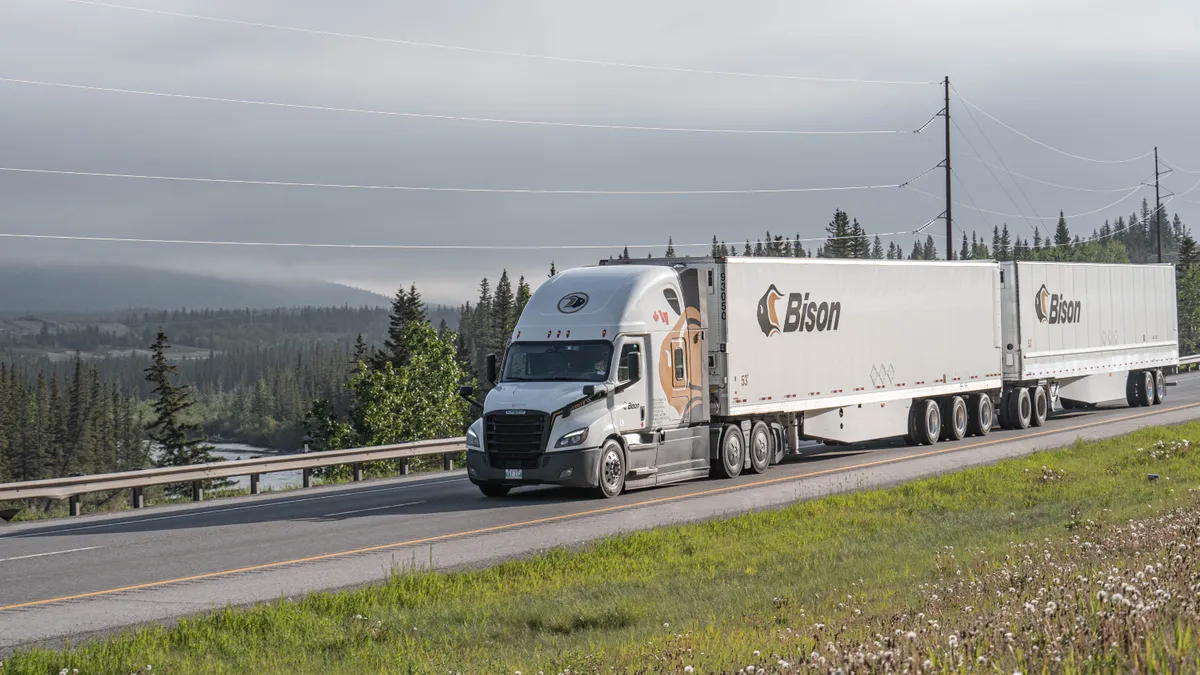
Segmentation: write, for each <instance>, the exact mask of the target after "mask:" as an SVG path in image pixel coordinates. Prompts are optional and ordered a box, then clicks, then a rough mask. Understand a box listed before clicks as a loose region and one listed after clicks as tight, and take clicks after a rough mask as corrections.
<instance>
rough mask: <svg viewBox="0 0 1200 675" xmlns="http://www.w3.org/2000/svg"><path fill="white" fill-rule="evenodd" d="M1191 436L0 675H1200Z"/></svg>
mask: <svg viewBox="0 0 1200 675" xmlns="http://www.w3.org/2000/svg"><path fill="white" fill-rule="evenodd" d="M1196 439H1200V422H1196V423H1191V424H1186V425H1183V426H1179V427H1171V428H1149V429H1145V430H1142V431H1140V432H1138V433H1136V434H1133V435H1131V436H1127V437H1123V438H1119V439H1113V440H1108V441H1103V442H1089V443H1082V442H1081V443H1077V444H1076V445H1074V446H1073V447H1070V448H1067V449H1063V450H1058V451H1052V452H1044V453H1039V454H1036V455H1033V456H1030V457H1027V458H1023V459H1016V460H1009V461H1005V462H1001V463H999V464H996V465H993V466H989V467H983V468H978V469H973V470H969V471H964V472H960V473H955V474H951V475H947V476H942V477H938V478H933V479H927V480H922V481H916V482H912V483H908V484H905V485H901V486H898V487H895V488H892V489H888V490H875V491H866V492H859V493H855V494H847V495H841V496H834V497H828V498H823V499H817V500H813V501H808V502H803V503H798V504H795V505H792V506H790V507H787V508H784V509H780V510H775V511H769V512H763V513H755V514H750V515H745V516H740V517H736V518H731V519H726V520H718V521H711V522H706V523H701V524H692V525H685V526H677V527H669V528H661V529H657V530H653V531H647V532H638V533H632V534H628V535H624V536H619V537H614V538H610V539H606V540H603V541H600V542H598V543H595V544H593V545H590V546H588V547H585V548H584V549H582V550H555V551H551V552H548V553H545V554H542V555H538V556H535V557H532V558H527V559H522V560H518V561H513V562H509V563H505V564H501V565H497V566H494V567H490V568H487V569H480V570H468V571H461V572H436V571H434V572H429V571H412V570H409V571H404V570H397V571H396V572H395V573H394V574H393V575H392V577H391V578H390V580H388V581H387V582H386V583H383V584H381V585H379V586H376V587H371V588H366V589H362V590H356V591H350V592H341V593H318V594H314V595H311V596H308V597H305V598H303V599H299V600H296V601H281V602H278V603H274V604H271V605H268V606H260V607H255V608H241V609H229V610H225V611H220V612H216V613H212V614H208V615H204V616H200V617H197V618H193V619H189V620H186V621H183V622H181V623H180V624H179V625H178V626H173V627H150V628H144V629H140V630H137V631H133V632H130V633H126V634H122V635H119V636H115V637H113V638H111V639H109V640H106V641H101V642H95V643H91V644H87V645H84V646H81V647H77V648H74V649H69V650H65V651H55V650H31V651H24V652H19V653H17V654H15V655H13V656H12V657H10V658H9V659H7V660H6V662H5V663H4V666H3V670H0V673H3V675H11V674H14V673H56V672H59V671H60V670H61V669H63V668H66V669H67V672H71V671H72V670H73V669H78V670H79V672H80V673H89V674H90V673H121V674H127V673H132V672H151V669H150V668H149V667H150V666H152V667H153V670H152V672H154V673H247V672H255V673H329V672H333V673H361V672H414V673H425V672H429V673H448V672H451V673H485V672H486V673H515V672H520V673H523V674H526V675H532V674H534V673H542V674H543V675H544V674H546V673H566V672H568V671H569V672H571V673H601V672H603V673H608V672H629V673H692V672H695V673H710V672H725V673H765V672H766V673H792V672H812V673H816V672H839V671H840V672H843V673H852V672H897V673H901V672H909V673H923V672H985V673H1005V674H1008V673H1013V672H1021V673H1033V672H1039V673H1040V672H1141V673H1149V672H1197V671H1200V601H1198V600H1197V597H1198V596H1200V556H1198V555H1197V553H1196V549H1197V547H1198V546H1200V461H1198V460H1200V451H1198V450H1197V449H1196V446H1195V442H1194V441H1195V440H1196ZM580 526H581V527H586V521H580ZM412 555H413V558H414V561H415V562H419V561H420V559H421V558H422V555H423V554H422V553H421V552H414V553H413V554H412Z"/></svg>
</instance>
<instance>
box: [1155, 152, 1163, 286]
mask: <svg viewBox="0 0 1200 675" xmlns="http://www.w3.org/2000/svg"><path fill="white" fill-rule="evenodd" d="M1154 238H1155V239H1157V240H1158V264H1160V265H1161V264H1162V199H1161V198H1160V197H1159V194H1158V146H1157V145H1156V146H1154Z"/></svg>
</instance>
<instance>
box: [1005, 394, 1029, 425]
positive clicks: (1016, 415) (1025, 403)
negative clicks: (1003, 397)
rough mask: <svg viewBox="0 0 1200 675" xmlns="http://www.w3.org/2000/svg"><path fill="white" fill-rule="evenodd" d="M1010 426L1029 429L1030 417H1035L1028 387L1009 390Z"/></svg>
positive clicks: (1008, 415)
mask: <svg viewBox="0 0 1200 675" xmlns="http://www.w3.org/2000/svg"><path fill="white" fill-rule="evenodd" d="M1007 403H1008V405H1007V406H1006V407H1007V408H1008V414H1007V415H1006V417H1007V418H1008V428H1010V429H1028V428H1029V424H1030V418H1031V417H1033V402H1032V401H1030V400H1029V390H1028V389H1013V390H1011V391H1009V392H1008V402H1007Z"/></svg>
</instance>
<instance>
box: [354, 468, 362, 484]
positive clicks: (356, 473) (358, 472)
mask: <svg viewBox="0 0 1200 675" xmlns="http://www.w3.org/2000/svg"><path fill="white" fill-rule="evenodd" d="M361 480H362V464H355V465H354V482H355V483H357V482H359V481H361Z"/></svg>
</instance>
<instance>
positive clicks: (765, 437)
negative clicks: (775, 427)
mask: <svg viewBox="0 0 1200 675" xmlns="http://www.w3.org/2000/svg"><path fill="white" fill-rule="evenodd" d="M773 445H774V442H773V441H772V439H771V429H770V428H769V427H767V425H766V424H765V423H763V422H755V423H754V426H753V427H751V428H750V447H749V448H748V450H749V451H750V473H762V472H764V471H766V470H767V467H769V466H771V455H772V454H774V448H773V447H772V446H773Z"/></svg>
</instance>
